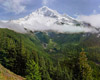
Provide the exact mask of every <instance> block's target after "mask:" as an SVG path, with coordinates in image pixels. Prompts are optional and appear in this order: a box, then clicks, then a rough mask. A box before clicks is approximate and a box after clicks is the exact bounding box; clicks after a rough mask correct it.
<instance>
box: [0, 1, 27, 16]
mask: <svg viewBox="0 0 100 80" xmlns="http://www.w3.org/2000/svg"><path fill="white" fill-rule="evenodd" d="M24 2H25V0H4V1H3V2H2V4H0V5H2V7H3V8H4V10H6V11H7V12H13V13H16V14H19V13H22V12H24V11H25V8H26V6H25V5H23V3H24Z"/></svg>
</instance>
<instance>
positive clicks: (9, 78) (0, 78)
mask: <svg viewBox="0 0 100 80" xmlns="http://www.w3.org/2000/svg"><path fill="white" fill-rule="evenodd" d="M0 80H24V78H23V77H21V76H18V75H16V74H14V73H13V72H10V71H9V70H7V69H6V68H4V67H3V66H2V65H1V64H0Z"/></svg>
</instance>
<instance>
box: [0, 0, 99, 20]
mask: <svg viewBox="0 0 100 80" xmlns="http://www.w3.org/2000/svg"><path fill="white" fill-rule="evenodd" d="M42 6H48V7H49V8H51V9H54V10H57V11H58V12H59V13H61V14H64V13H66V14H68V15H70V16H72V17H76V16H78V15H85V16H88V15H96V14H99V13H100V0H0V20H8V19H18V18H20V17H24V16H26V15H28V14H30V13H31V12H33V11H34V10H36V9H38V8H40V7H42Z"/></svg>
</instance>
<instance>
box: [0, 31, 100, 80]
mask: <svg viewBox="0 0 100 80" xmlns="http://www.w3.org/2000/svg"><path fill="white" fill-rule="evenodd" d="M99 44H100V38H99V37H97V34H90V33H86V34H84V33H77V34H67V33H66V34H62V33H54V32H48V33H47V32H44V33H43V32H29V33H27V34H21V33H17V32H14V31H12V30H8V29H0V64H2V65H3V66H4V67H5V68H7V69H9V70H11V71H12V72H14V73H16V74H17V75H20V76H23V77H24V78H25V79H26V80H99V79H100V50H99V49H100V45H99Z"/></svg>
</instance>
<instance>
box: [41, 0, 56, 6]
mask: <svg viewBox="0 0 100 80" xmlns="http://www.w3.org/2000/svg"><path fill="white" fill-rule="evenodd" d="M54 1H55V0H43V1H42V5H43V6H47V5H50V4H52V3H53V2H54Z"/></svg>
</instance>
